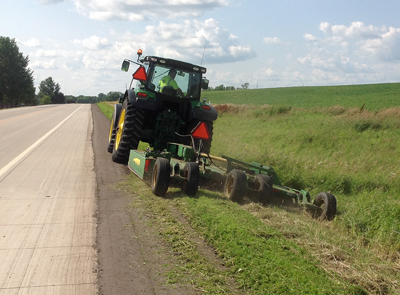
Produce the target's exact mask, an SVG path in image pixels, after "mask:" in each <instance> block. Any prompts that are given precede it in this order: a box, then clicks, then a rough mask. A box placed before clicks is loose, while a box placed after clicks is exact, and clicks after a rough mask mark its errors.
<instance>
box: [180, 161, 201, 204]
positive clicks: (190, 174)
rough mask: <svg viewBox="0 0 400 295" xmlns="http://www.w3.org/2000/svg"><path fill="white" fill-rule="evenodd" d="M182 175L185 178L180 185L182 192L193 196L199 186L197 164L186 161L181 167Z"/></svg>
mask: <svg viewBox="0 0 400 295" xmlns="http://www.w3.org/2000/svg"><path fill="white" fill-rule="evenodd" d="M183 177H184V178H185V180H184V182H183V186H182V192H183V193H185V194H187V195H188V196H191V197H192V196H194V195H196V193H197V189H198V187H199V179H200V171H199V164H197V163H194V162H188V163H186V165H185V168H183Z"/></svg>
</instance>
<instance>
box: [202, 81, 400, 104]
mask: <svg viewBox="0 0 400 295" xmlns="http://www.w3.org/2000/svg"><path fill="white" fill-rule="evenodd" d="M202 97H206V98H208V99H209V100H210V101H211V102H212V103H215V104H226V103H232V104H239V105H240V104H246V105H248V104H251V105H265V104H267V105H273V106H290V107H295V108H314V107H316V108H321V107H333V106H338V105H339V106H343V107H346V108H361V107H362V106H363V105H364V104H365V109H368V110H378V109H384V108H390V107H394V106H399V105H400V83H391V84H370V85H350V86H321V87H287V88H265V89H251V90H244V89H241V90H230V91H203V92H202Z"/></svg>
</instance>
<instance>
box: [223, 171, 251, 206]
mask: <svg viewBox="0 0 400 295" xmlns="http://www.w3.org/2000/svg"><path fill="white" fill-rule="evenodd" d="M246 184H247V175H246V173H245V172H243V171H241V170H238V169H233V170H232V171H231V172H229V174H228V176H227V177H226V180H225V196H226V197H227V198H228V199H229V200H231V201H233V202H237V203H240V202H242V201H243V197H244V193H245V190H246Z"/></svg>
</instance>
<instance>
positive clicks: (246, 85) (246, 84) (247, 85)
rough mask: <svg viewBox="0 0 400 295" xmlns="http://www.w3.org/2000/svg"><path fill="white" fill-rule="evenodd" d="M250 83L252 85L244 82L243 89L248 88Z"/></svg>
mask: <svg viewBox="0 0 400 295" xmlns="http://www.w3.org/2000/svg"><path fill="white" fill-rule="evenodd" d="M249 85H250V84H249V83H244V84H243V85H242V88H243V89H248V88H249Z"/></svg>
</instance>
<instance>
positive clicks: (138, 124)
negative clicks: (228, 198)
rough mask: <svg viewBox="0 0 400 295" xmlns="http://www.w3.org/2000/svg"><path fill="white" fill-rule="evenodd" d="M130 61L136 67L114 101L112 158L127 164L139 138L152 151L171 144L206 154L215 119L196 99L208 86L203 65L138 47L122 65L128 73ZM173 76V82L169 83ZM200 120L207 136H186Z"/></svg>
mask: <svg viewBox="0 0 400 295" xmlns="http://www.w3.org/2000/svg"><path fill="white" fill-rule="evenodd" d="M131 64H135V65H137V66H138V67H137V69H136V71H135V72H134V73H133V79H132V82H131V85H130V87H129V89H127V90H126V91H125V94H124V95H123V97H121V98H120V100H119V103H118V104H116V105H115V107H114V113H113V117H112V120H111V127H110V134H109V143H108V149H107V150H108V152H110V153H112V159H113V161H114V162H117V163H121V164H126V163H127V162H128V160H129V154H130V150H136V149H137V148H138V145H139V141H142V142H147V143H149V145H150V147H151V148H152V149H153V150H155V151H163V150H164V149H166V148H167V144H168V143H171V142H174V143H179V144H185V145H192V146H196V149H197V150H199V151H200V152H202V153H205V154H209V153H210V148H211V141H212V133H213V121H215V120H216V119H217V116H218V114H217V111H216V110H215V108H214V107H212V106H211V105H210V104H208V103H206V101H205V100H204V101H201V100H200V94H201V89H207V88H208V80H207V79H206V78H205V77H204V74H205V73H206V68H204V67H201V66H197V65H193V64H190V63H186V62H182V61H178V60H173V59H167V58H163V57H158V56H145V57H142V51H141V50H139V51H138V59H137V61H132V60H129V59H125V60H124V61H123V63H122V68H121V69H122V70H123V71H125V72H127V71H128V70H129V66H130V65H131ZM171 73H172V74H175V75H172V74H171ZM166 76H169V77H168V78H167V79H165V78H164V77H166ZM171 76H173V77H174V79H173V80H174V81H175V82H176V83H174V82H172V81H170V80H172V78H171ZM163 78H164V79H163ZM162 79H163V80H162ZM135 81H137V82H136V85H135V87H134V88H133V84H134V82H135ZM165 81H168V83H165ZM200 122H204V123H205V124H206V128H207V130H206V132H208V135H209V136H208V139H206V140H199V139H193V137H192V136H191V135H190V134H191V132H192V130H194V129H195V128H196V126H197V125H198V124H199V123H200Z"/></svg>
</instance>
